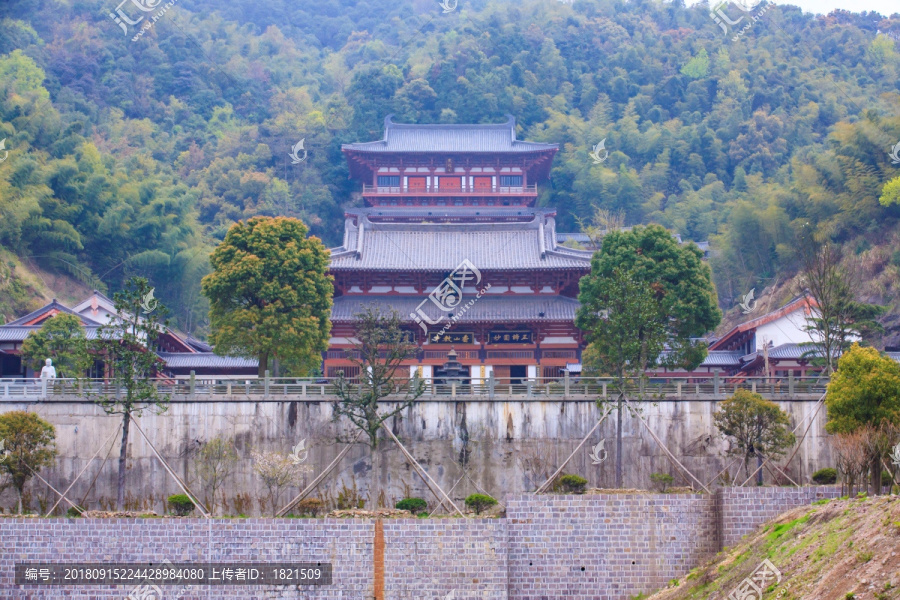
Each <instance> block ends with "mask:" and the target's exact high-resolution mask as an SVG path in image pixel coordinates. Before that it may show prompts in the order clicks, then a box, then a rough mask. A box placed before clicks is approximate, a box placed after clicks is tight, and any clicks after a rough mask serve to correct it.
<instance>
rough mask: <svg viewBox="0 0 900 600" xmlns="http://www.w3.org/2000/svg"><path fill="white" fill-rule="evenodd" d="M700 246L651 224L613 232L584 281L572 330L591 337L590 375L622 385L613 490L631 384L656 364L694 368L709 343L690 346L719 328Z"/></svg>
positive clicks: (587, 358)
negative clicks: (681, 241) (680, 242)
mask: <svg viewBox="0 0 900 600" xmlns="http://www.w3.org/2000/svg"><path fill="white" fill-rule="evenodd" d="M701 256H702V255H701V253H700V250H699V248H697V247H696V246H694V245H687V246H679V245H678V243H677V242H676V240H675V238H673V237H672V234H670V233H669V232H668V231H666V230H665V229H664V228H662V227H660V226H657V225H651V226H649V227H635V228H634V229H632V230H631V231H611V232H610V233H609V234H607V235H606V236H605V237H604V238H603V244H602V246H601V249H600V250H599V251H598V252H596V253H595V254H594V256H593V258H592V259H591V272H590V273H589V274H588V275H587V276H585V277H583V278H582V279H581V282H580V293H579V295H578V300H579V302H580V303H581V306H580V307H579V309H578V313H577V315H576V319H575V324H576V325H577V326H578V327H579V328H580V329H583V330H584V331H586V332H587V342H588V345H587V348H586V349H585V351H584V355H583V363H584V365H585V369H586V372H589V373H593V374H598V375H605V376H612V377H614V385H615V386H616V387H617V391H618V397H617V401H616V403H617V418H618V423H617V425H616V485H617V486H621V485H622V462H621V461H622V458H621V457H622V407H623V401H624V399H625V394H626V385H627V383H628V381H630V380H635V379H640V378H642V377H644V373H645V372H646V371H647V370H648V369H649V368H651V367H653V366H655V365H657V364H661V363H662V364H665V365H667V366H677V367H681V368H684V369H687V370H692V369H694V368H695V367H696V366H697V365H699V364H700V363H701V362H703V359H704V358H705V356H706V345H705V344H699V343H694V342H692V340H691V338H693V337H697V336H700V335H702V334H704V333H706V332H707V331H709V330H711V329H713V328H715V326H716V325H718V323H719V320H720V319H721V316H722V314H721V311H719V308H718V306H717V305H716V302H715V290H714V288H713V285H712V281H711V280H710V271H709V267H708V266H707V265H705V264H704V263H703V262H702V261H701Z"/></svg>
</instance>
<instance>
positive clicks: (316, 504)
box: [297, 498, 325, 517]
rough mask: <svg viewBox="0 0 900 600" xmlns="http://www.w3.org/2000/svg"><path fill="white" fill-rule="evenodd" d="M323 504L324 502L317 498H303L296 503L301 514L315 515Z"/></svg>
mask: <svg viewBox="0 0 900 600" xmlns="http://www.w3.org/2000/svg"><path fill="white" fill-rule="evenodd" d="M324 506H325V503H324V502H322V501H321V500H319V499H318V498H304V499H303V500H301V501H300V502H298V503H297V510H298V511H300V514H301V515H309V516H311V517H315V516H316V515H318V514H319V511H320V510H322V508H323V507H324Z"/></svg>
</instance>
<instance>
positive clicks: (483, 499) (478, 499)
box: [466, 494, 497, 515]
mask: <svg viewBox="0 0 900 600" xmlns="http://www.w3.org/2000/svg"><path fill="white" fill-rule="evenodd" d="M495 504H497V501H496V500H494V499H493V498H491V497H490V496H488V495H487V494H472V495H470V496H467V497H466V506H467V507H469V508H471V509H472V510H474V511H475V514H476V515H480V514H481V511H483V510H484V509H486V508H489V507H491V506H494V505H495Z"/></svg>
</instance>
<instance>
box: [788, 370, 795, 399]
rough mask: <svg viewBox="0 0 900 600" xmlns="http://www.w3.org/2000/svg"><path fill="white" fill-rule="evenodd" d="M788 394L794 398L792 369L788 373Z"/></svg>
mask: <svg viewBox="0 0 900 600" xmlns="http://www.w3.org/2000/svg"><path fill="white" fill-rule="evenodd" d="M788 394H790V396H791V398H792V399H793V397H794V370H793V369H791V370H790V371H788Z"/></svg>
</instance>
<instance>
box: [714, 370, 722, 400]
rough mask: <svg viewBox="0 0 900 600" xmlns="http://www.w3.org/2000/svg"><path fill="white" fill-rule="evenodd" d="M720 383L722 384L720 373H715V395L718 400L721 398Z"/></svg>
mask: <svg viewBox="0 0 900 600" xmlns="http://www.w3.org/2000/svg"><path fill="white" fill-rule="evenodd" d="M720 383H721V382H720V381H719V372H718V371H716V372H715V373H713V395H714V396H716V397H717V398H718V397H719V385H720Z"/></svg>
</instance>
